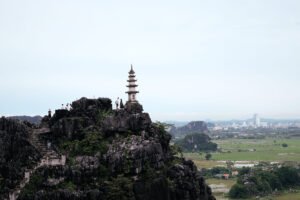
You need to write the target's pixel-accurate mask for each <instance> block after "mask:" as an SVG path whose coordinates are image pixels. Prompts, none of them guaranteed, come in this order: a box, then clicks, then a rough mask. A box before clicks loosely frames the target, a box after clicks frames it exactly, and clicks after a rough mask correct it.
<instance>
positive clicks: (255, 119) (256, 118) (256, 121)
mask: <svg viewBox="0 0 300 200" xmlns="http://www.w3.org/2000/svg"><path fill="white" fill-rule="evenodd" d="M253 123H254V126H256V127H260V118H259V116H258V114H254V116H253Z"/></svg>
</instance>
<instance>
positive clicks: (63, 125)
mask: <svg viewBox="0 0 300 200" xmlns="http://www.w3.org/2000/svg"><path fill="white" fill-rule="evenodd" d="M142 110H143V108H142V106H141V105H139V104H136V105H126V108H125V109H123V110H112V106H111V100H109V99H105V98H100V99H86V98H82V99H80V100H78V101H75V102H73V103H72V109H71V110H57V111H56V112H55V114H54V116H53V117H52V118H44V119H43V123H44V124H45V123H46V124H47V125H49V126H50V129H51V133H50V134H48V135H47V140H50V141H51V142H52V145H53V146H54V147H55V149H57V150H58V151H60V153H62V154H65V155H66V156H67V164H66V165H64V166H51V167H50V166H48V167H47V166H44V167H42V168H39V169H38V170H37V171H36V173H35V174H33V176H32V178H31V180H30V182H29V184H28V185H26V186H25V188H24V189H23V191H22V193H21V195H20V196H19V199H20V200H29V199H35V200H39V199H41V200H42V199H43V200H45V199H52V200H60V199H72V200H73V199H91V200H94V199H95V200H96V199H107V200H109V199H124V200H127V199H136V200H142V199H143V200H144V199H146V200H148V199H149V200H151V199H157V200H168V199H169V200H171V199H172V200H199V199H204V200H213V199H214V197H213V196H212V194H211V190H210V188H209V187H208V186H207V185H206V184H205V181H204V179H203V178H202V177H201V176H200V175H199V173H198V171H197V168H196V166H195V165H194V163H193V162H192V161H187V160H185V159H184V158H179V157H176V156H175V155H177V152H175V151H174V150H173V148H172V147H171V146H170V145H169V142H170V139H171V135H169V134H168V133H166V132H165V129H164V127H163V126H162V125H161V124H157V123H152V122H151V119H150V117H149V115H148V114H147V113H143V112H142Z"/></svg>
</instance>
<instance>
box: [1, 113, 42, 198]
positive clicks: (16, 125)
mask: <svg viewBox="0 0 300 200" xmlns="http://www.w3.org/2000/svg"><path fill="white" fill-rule="evenodd" d="M30 126H31V125H30V124H27V125H26V124H25V123H23V122H20V121H16V120H13V119H6V118H1V119H0V188H1V190H0V199H4V197H6V195H7V193H8V191H10V190H11V189H13V188H15V187H16V185H18V183H19V181H20V180H21V179H22V178H23V176H24V171H25V169H26V168H27V167H30V166H33V165H35V164H36V163H37V162H38V160H39V159H40V157H41V155H40V153H39V152H38V151H37V150H36V149H35V148H34V147H33V146H32V145H31V144H30V142H29V130H30Z"/></svg>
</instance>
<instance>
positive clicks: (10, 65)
mask: <svg viewBox="0 0 300 200" xmlns="http://www.w3.org/2000/svg"><path fill="white" fill-rule="evenodd" d="M299 53H300V1H298V0H205V1H204V0H194V1H188V0H185V1H182V0H181V1H176V0H165V1H162V0H151V1H142V0H137V1H131V0H126V1H124V0H120V1H115V0H110V1H104V0H103V1H102V0H94V1H92V0H86V1H82V0H81V1H79V0H43V1H41V0H35V1H33V0H27V1H24V0H18V1H17V0H0V70H1V72H0V83H1V85H0V115H21V114H26V115H37V114H39V115H41V114H46V112H47V110H48V108H51V109H56V108H59V107H60V105H61V104H62V103H67V102H71V101H73V100H76V99H77V98H80V97H82V96H86V97H110V98H112V99H116V98H117V97H118V96H119V97H121V98H123V99H125V100H126V99H127V96H126V94H125V90H126V87H125V85H126V83H127V82H126V80H127V73H128V71H129V68H130V64H131V63H132V64H133V66H134V68H135V71H136V73H137V79H138V84H139V88H138V89H139V90H140V94H139V95H138V99H139V101H140V103H142V104H143V106H144V109H145V111H147V112H149V113H150V115H151V116H152V118H153V120H205V119H214V120H220V119H233V118H235V119H236V118H247V117H251V116H252V114H253V113H259V114H260V116H262V117H273V118H300V105H299V103H300V92H299V86H300V56H299Z"/></svg>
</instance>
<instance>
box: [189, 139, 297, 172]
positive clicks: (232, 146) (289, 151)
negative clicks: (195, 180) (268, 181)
mask: <svg viewBox="0 0 300 200" xmlns="http://www.w3.org/2000/svg"><path fill="white" fill-rule="evenodd" d="M213 142H215V143H217V144H218V146H219V148H220V149H221V151H222V152H216V153H212V159H211V160H212V161H211V162H208V163H204V162H201V161H204V160H205V159H204V156H205V153H202V155H200V154H199V153H185V154H184V156H185V157H187V158H190V159H192V160H194V161H195V162H196V164H198V166H199V167H200V166H201V164H203V165H202V166H201V167H213V166H215V165H220V163H218V162H214V161H269V162H281V161H298V162H300V138H291V139H277V138H276V139H272V138H267V139H226V140H215V141H213ZM284 143H285V144H287V145H288V146H287V147H282V144H284Z"/></svg>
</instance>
